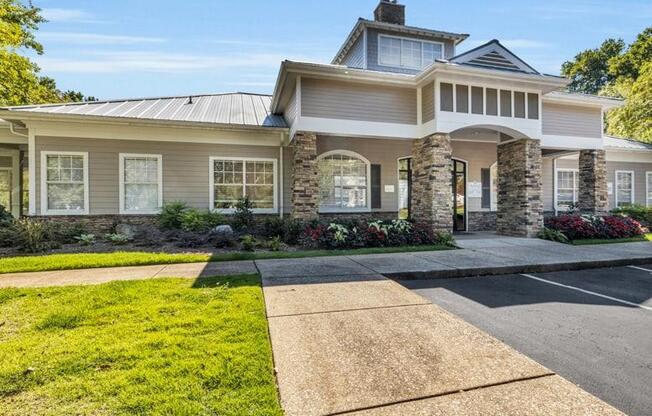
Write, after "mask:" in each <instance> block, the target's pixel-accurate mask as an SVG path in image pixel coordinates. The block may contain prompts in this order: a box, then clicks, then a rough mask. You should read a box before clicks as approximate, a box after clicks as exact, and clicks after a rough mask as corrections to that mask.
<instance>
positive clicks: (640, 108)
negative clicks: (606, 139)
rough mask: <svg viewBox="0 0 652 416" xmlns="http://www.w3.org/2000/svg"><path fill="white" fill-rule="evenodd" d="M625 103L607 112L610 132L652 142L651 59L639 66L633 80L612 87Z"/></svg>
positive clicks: (620, 82) (623, 81)
mask: <svg viewBox="0 0 652 416" xmlns="http://www.w3.org/2000/svg"><path fill="white" fill-rule="evenodd" d="M613 88H614V89H617V90H618V91H619V93H620V94H621V95H622V96H624V97H625V98H626V101H625V105H624V106H622V107H620V108H615V109H613V110H611V111H610V112H609V113H607V118H606V122H607V126H608V131H609V133H610V134H612V135H614V136H619V137H626V138H632V139H636V140H640V141H644V142H648V143H652V61H650V62H648V63H647V64H645V65H644V66H642V67H641V70H640V76H639V77H638V78H636V80H635V81H631V80H630V79H628V78H627V79H625V80H621V81H619V82H618V83H617V84H616V85H615V86H614V87H613Z"/></svg>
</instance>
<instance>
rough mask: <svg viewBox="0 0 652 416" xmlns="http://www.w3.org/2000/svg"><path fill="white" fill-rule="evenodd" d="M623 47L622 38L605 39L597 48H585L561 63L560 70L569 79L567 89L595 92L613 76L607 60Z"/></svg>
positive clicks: (617, 54) (611, 80)
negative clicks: (569, 59)
mask: <svg viewBox="0 0 652 416" xmlns="http://www.w3.org/2000/svg"><path fill="white" fill-rule="evenodd" d="M624 49H625V42H624V41H623V40H622V39H617V40H616V39H607V40H605V41H604V42H603V43H602V45H600V47H599V48H596V49H587V50H585V51H582V52H580V53H578V54H577V55H575V58H574V59H573V60H572V61H567V62H564V63H563V64H562V67H561V72H562V74H563V75H565V76H567V77H568V78H570V79H571V84H570V85H569V89H570V90H571V91H575V92H583V93H586V94H597V93H598V92H600V90H601V89H602V88H603V87H604V86H605V85H608V84H609V83H611V82H613V81H614V79H615V76H614V75H612V74H611V73H610V72H609V62H610V60H611V59H613V58H614V57H617V56H619V55H620V54H621V53H622V51H623V50H624Z"/></svg>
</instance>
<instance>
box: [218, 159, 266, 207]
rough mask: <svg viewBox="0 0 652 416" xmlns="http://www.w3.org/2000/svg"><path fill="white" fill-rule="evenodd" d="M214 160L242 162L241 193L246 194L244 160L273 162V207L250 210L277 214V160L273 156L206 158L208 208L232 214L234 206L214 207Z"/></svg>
mask: <svg viewBox="0 0 652 416" xmlns="http://www.w3.org/2000/svg"><path fill="white" fill-rule="evenodd" d="M216 160H231V161H237V162H243V169H242V190H243V195H246V189H247V188H246V186H247V184H246V181H245V179H246V176H245V175H246V174H247V168H246V162H272V163H273V164H274V167H273V170H274V192H273V194H274V196H273V198H274V207H273V208H254V209H252V210H251V211H252V212H253V213H254V214H277V213H278V160H277V159H274V158H263V157H227V156H211V157H209V158H208V201H209V206H208V209H209V210H211V211H213V212H220V213H223V214H233V213H234V212H235V209H234V208H215V161H216Z"/></svg>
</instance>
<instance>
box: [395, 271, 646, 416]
mask: <svg viewBox="0 0 652 416" xmlns="http://www.w3.org/2000/svg"><path fill="white" fill-rule="evenodd" d="M401 283H402V284H403V285H404V286H406V287H408V288H410V289H413V290H415V291H416V292H417V293H418V294H420V295H422V296H424V297H426V298H427V299H429V300H431V301H432V302H433V303H435V304H437V305H439V306H442V307H443V308H445V309H447V310H448V311H450V312H452V313H454V314H456V315H458V316H459V317H461V318H463V319H465V320H466V321H468V322H469V323H471V324H473V325H475V326H477V327H479V328H481V329H483V330H485V331H487V332H488V333H489V334H491V335H493V336H495V337H496V338H498V339H500V340H501V341H503V342H505V343H507V344H508V345H510V346H512V347H514V348H515V349H516V350H518V351H520V352H522V353H524V354H525V355H527V356H529V357H530V358H533V359H534V360H536V361H538V362H539V363H541V364H543V365H545V366H546V367H548V368H550V369H551V370H553V371H555V372H556V373H557V374H559V375H561V376H563V377H565V378H567V379H568V380H570V381H572V382H574V383H576V384H578V385H579V386H580V387H582V388H584V389H585V390H587V391H588V392H590V393H592V394H594V395H596V396H597V397H599V398H601V399H603V400H605V401H606V402H608V403H610V404H612V405H613V406H615V407H616V408H618V409H620V410H622V411H623V412H625V413H627V414H629V415H634V416H637V415H640V416H643V415H646V416H647V415H652V265H647V266H636V267H619V268H607V269H594V270H582V271H573V272H556V273H541V274H532V275H506V276H493V277H474V278H463V279H435V280H415V281H403V282H401Z"/></svg>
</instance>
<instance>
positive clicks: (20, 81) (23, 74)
mask: <svg viewBox="0 0 652 416" xmlns="http://www.w3.org/2000/svg"><path fill="white" fill-rule="evenodd" d="M43 22H45V19H43V17H41V14H40V9H38V8H37V7H34V6H33V5H32V4H31V2H30V3H27V4H24V3H22V2H21V1H20V0H0V105H22V104H39V103H47V102H66V101H81V100H83V99H84V96H83V94H81V93H78V92H75V91H66V92H62V91H60V90H59V89H57V86H56V83H55V82H54V80H53V79H51V78H48V77H45V76H41V75H40V74H39V72H40V68H39V67H38V66H37V65H36V64H35V63H34V62H32V61H31V60H30V59H29V58H27V57H26V56H23V55H21V53H20V52H21V51H25V50H32V51H34V52H36V53H37V54H39V55H40V54H42V53H43V46H42V45H41V44H40V43H39V42H37V40H36V37H35V34H34V33H35V31H36V30H37V29H38V26H39V24H41V23H43ZM91 99H92V98H91Z"/></svg>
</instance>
